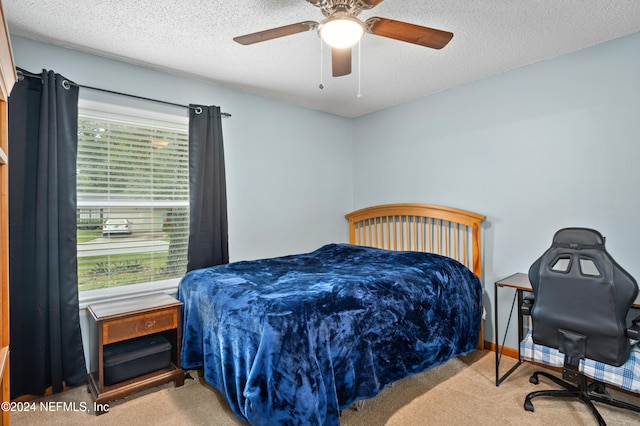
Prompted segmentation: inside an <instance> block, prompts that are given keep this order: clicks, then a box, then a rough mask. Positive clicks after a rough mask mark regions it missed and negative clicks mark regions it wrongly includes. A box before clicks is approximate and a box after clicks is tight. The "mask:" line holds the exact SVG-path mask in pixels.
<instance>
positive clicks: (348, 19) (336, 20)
mask: <svg viewBox="0 0 640 426" xmlns="http://www.w3.org/2000/svg"><path fill="white" fill-rule="evenodd" d="M318 34H319V35H320V38H321V39H322V41H324V42H325V43H327V44H328V45H329V46H331V47H335V48H337V49H344V48H347V47H351V46H353V45H354V44H356V43H357V42H358V41H359V40H360V39H361V38H362V36H363V35H364V25H363V24H362V22H360V20H359V19H358V18H354V17H353V16H349V15H347V14H346V13H336V14H335V15H333V16H331V17H329V18H327V19H325V20H324V21H322V23H321V24H320V27H319V28H318Z"/></svg>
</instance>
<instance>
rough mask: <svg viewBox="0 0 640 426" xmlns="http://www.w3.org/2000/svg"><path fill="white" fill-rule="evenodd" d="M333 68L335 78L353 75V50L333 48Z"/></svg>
mask: <svg viewBox="0 0 640 426" xmlns="http://www.w3.org/2000/svg"><path fill="white" fill-rule="evenodd" d="M331 68H332V73H333V76H334V77H342V76H343V75H348V74H351V48H350V47H345V48H343V49H337V48H335V47H333V48H331Z"/></svg>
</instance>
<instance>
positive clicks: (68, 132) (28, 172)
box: [9, 70, 87, 398]
mask: <svg viewBox="0 0 640 426" xmlns="http://www.w3.org/2000/svg"><path fill="white" fill-rule="evenodd" d="M77 129H78V87H77V86H75V85H69V83H68V81H67V80H65V79H64V77H62V76H60V75H59V74H55V73H54V72H52V71H48V72H47V71H45V70H43V72H42V74H41V75H38V76H36V77H33V76H32V77H25V78H23V79H22V80H21V81H18V82H17V83H16V85H15V86H14V88H13V91H12V92H11V96H10V97H9V153H10V157H11V161H10V163H9V298H10V300H9V309H10V328H11V398H16V397H18V396H21V395H26V394H31V395H42V394H43V393H44V392H45V390H46V389H47V388H48V387H50V386H51V387H52V388H53V392H60V391H61V390H62V389H63V386H64V384H65V383H66V385H67V386H75V385H78V384H81V383H84V382H86V377H87V371H86V367H85V359H84V352H83V349H82V337H81V333H80V318H79V312H78V276H77V258H76V251H77V248H76V153H77V138H78V136H77Z"/></svg>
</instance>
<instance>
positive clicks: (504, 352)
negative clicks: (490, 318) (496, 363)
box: [484, 340, 518, 359]
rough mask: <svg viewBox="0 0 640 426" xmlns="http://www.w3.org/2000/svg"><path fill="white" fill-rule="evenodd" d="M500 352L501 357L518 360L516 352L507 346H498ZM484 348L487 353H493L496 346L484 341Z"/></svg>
mask: <svg viewBox="0 0 640 426" xmlns="http://www.w3.org/2000/svg"><path fill="white" fill-rule="evenodd" d="M498 347H499V348H500V349H501V350H502V355H504V356H508V357H509V358H513V359H518V350H517V349H513V348H509V347H507V346H498ZM484 348H485V349H486V350H488V351H491V352H495V350H496V344H495V343H493V342H487V341H486V340H485V341H484Z"/></svg>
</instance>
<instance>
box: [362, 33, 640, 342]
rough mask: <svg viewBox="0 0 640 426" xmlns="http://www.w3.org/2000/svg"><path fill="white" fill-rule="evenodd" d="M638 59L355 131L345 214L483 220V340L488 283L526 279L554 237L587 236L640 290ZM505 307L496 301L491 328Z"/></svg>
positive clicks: (573, 65)
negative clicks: (445, 214) (396, 205)
mask: <svg viewBox="0 0 640 426" xmlns="http://www.w3.org/2000/svg"><path fill="white" fill-rule="evenodd" d="M639 52H640V34H635V35H632V36H629V37H625V38H622V39H618V40H614V41H611V42H608V43H604V44H601V45H598V46H594V47H591V48H589V49H585V50H582V51H579V52H575V53H572V54H568V55H564V56H562V57H559V58H555V59H553V60H549V61H545V62H542V63H538V64H534V65H530V66H527V67H525V68H521V69H518V70H514V71H510V72H507V73H503V74H501V75H497V76H494V77H492V78H488V79H485V80H481V81H477V82H474V83H472V84H468V85H465V86H462V87H458V88H455V89H452V90H447V91H445V92H442V93H439V94H437V95H434V96H430V97H428V98H424V99H420V100H418V101H415V102H410V103H406V104H403V105H400V106H398V107H395V108H391V109H387V110H384V111H381V112H378V113H374V114H370V115H368V116H365V117H361V118H359V119H357V120H356V126H355V138H354V141H355V142H354V188H353V194H354V208H356V209H357V208H360V207H364V206H368V205H372V204H378V203H388V202H400V201H405V202H423V203H431V204H441V205H448V206H454V207H459V208H463V209H466V210H471V211H474V212H477V213H481V214H484V215H486V216H487V219H486V222H485V223H484V227H483V229H484V231H483V232H484V233H483V238H484V246H485V261H484V275H485V276H484V286H485V298H484V299H485V306H486V307H487V311H488V314H489V318H488V322H487V323H485V325H486V328H485V329H486V330H487V331H486V333H487V334H486V335H485V339H486V340H489V341H492V340H493V334H494V333H493V320H492V317H493V314H494V308H493V306H494V303H493V290H494V282H495V281H496V280H498V279H500V278H503V277H506V276H508V275H511V274H512V273H515V272H527V271H528V269H529V266H530V265H531V263H533V261H535V259H536V258H537V257H538V256H540V255H541V254H542V253H543V252H544V250H546V249H547V248H548V247H549V245H550V244H551V239H552V237H553V234H554V233H555V231H557V230H558V229H560V228H562V227H567V226H585V227H591V228H595V229H598V230H599V231H600V232H602V233H603V234H604V235H605V236H606V237H607V247H608V250H609V252H610V253H611V254H612V255H613V256H614V258H615V259H616V260H617V261H618V263H620V264H621V265H622V266H623V267H625V268H626V269H627V270H628V271H629V272H630V273H632V274H633V275H634V276H635V277H637V279H640V262H638V259H640V244H638V241H639V240H640V229H638V227H636V226H635V223H634V220H635V219H636V218H637V216H638V214H637V212H638V211H639V209H640V190H639V184H640V166H639V162H640V54H639ZM425 78H428V76H425ZM511 297H512V296H511V293H510V292H509V291H507V290H504V291H503V292H501V293H500V296H499V299H500V307H499V309H500V311H499V312H500V315H502V318H505V319H506V314H507V313H508V309H509V308H510V302H511ZM504 323H506V321H504V322H503V321H501V326H504ZM501 328H502V327H501ZM512 329H513V331H514V333H511V334H513V336H515V325H514V326H512ZM502 332H503V331H502V330H500V331H499V334H500V335H502ZM514 339H515V337H514ZM514 339H511V340H510V342H511V343H510V344H509V341H508V344H507V346H511V347H516V346H515V345H516V343H515V342H516V340H514Z"/></svg>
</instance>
